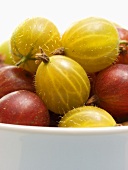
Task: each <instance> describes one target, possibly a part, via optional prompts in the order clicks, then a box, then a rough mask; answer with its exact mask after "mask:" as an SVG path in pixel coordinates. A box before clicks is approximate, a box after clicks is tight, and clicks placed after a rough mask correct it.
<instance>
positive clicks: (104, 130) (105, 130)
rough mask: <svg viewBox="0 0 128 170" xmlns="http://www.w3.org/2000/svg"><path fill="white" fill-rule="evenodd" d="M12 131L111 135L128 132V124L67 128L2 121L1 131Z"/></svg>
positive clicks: (0, 124)
mask: <svg viewBox="0 0 128 170" xmlns="http://www.w3.org/2000/svg"><path fill="white" fill-rule="evenodd" d="M1 131H8V132H9V131H10V132H17V133H27V134H30V133H33V134H49V135H50V134H52V135H76V136H77V135H110V134H125V133H128V126H116V127H97V128H65V127H41V126H24V125H14V124H5V123H0V132H1Z"/></svg>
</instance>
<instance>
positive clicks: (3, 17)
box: [0, 0, 128, 42]
mask: <svg viewBox="0 0 128 170" xmlns="http://www.w3.org/2000/svg"><path fill="white" fill-rule="evenodd" d="M33 16H42V17H45V18H48V19H49V20H51V21H52V22H54V24H55V25H56V26H57V27H58V29H59V30H60V32H63V31H64V30H65V29H66V28H67V27H68V26H69V25H70V24H71V23H72V22H74V21H76V20H78V19H82V18H86V17H89V16H98V17H104V18H106V19H109V20H111V21H112V22H115V23H117V24H119V25H121V26H122V27H125V28H128V7H127V0H121V1H116V0H106V1H104V0H88V1H86V0H25V1H24V0H20V1H19V0H10V1H9V0H2V2H1V4H0V42H3V41H4V40H6V39H8V38H9V37H10V36H11V34H12V32H13V30H14V29H15V28H16V26H17V25H18V24H19V23H21V22H22V21H23V20H25V19H26V18H29V17H33Z"/></svg>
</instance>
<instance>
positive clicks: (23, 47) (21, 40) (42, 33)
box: [10, 17, 61, 73]
mask: <svg viewBox="0 0 128 170" xmlns="http://www.w3.org/2000/svg"><path fill="white" fill-rule="evenodd" d="M10 43H11V54H12V58H13V60H14V62H15V63H16V64H17V65H19V66H20V67H23V68H24V69H26V70H28V71H30V72H33V73H35V72H36V69H37V67H38V64H35V54H36V53H37V51H38V50H39V47H42V48H43V50H44V51H45V53H46V54H47V55H49V56H50V55H51V52H52V51H54V50H55V49H56V48H59V47H60V46H61V41H60V33H59V31H58V29H57V27H56V25H55V24H54V23H53V22H51V21H50V20H48V19H47V18H43V17H33V18H28V19H26V20H24V21H23V22H22V23H21V24H19V25H18V26H17V28H16V29H15V30H14V32H13V33H12V35H11V38H10Z"/></svg>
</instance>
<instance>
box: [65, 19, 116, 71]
mask: <svg viewBox="0 0 128 170" xmlns="http://www.w3.org/2000/svg"><path fill="white" fill-rule="evenodd" d="M62 46H63V47H64V49H65V55H66V56H68V57H70V58H72V59H74V60H75V61H77V62H78V63H79V64H81V65H82V66H83V68H84V69H85V71H86V72H89V73H94V72H98V71H100V70H102V69H104V68H106V67H108V66H109V65H111V64H112V63H113V62H114V61H115V60H116V58H117V55H118V52H119V35H118V31H117V29H116V27H115V25H114V24H113V23H111V22H110V21H108V20H106V19H104V18H99V17H89V18H85V19H82V20H79V21H77V22H75V23H73V24H72V25H71V26H70V27H69V28H67V30H66V31H65V32H64V33H63V35H62Z"/></svg>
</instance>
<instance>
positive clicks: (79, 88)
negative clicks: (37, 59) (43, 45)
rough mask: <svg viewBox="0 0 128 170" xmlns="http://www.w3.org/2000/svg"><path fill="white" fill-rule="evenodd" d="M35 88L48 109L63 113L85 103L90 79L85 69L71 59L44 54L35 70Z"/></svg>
mask: <svg viewBox="0 0 128 170" xmlns="http://www.w3.org/2000/svg"><path fill="white" fill-rule="evenodd" d="M35 88H36V93H37V94H38V95H39V96H40V98H41V99H42V100H43V101H44V103H45V104H46V106H47V108H48V109H49V110H50V111H52V112H54V113H57V114H64V113H66V112H67V111H69V110H71V109H73V108H76V107H79V106H82V105H84V104H85V102H86V101H87V99H88V97H89V93H90V81H89V78H88V76H87V74H86V72H85V70H84V69H83V68H82V67H81V65H80V64H78V63H77V62H76V61H74V60H73V59H71V58H69V57H66V56H63V55H53V56H51V57H47V56H45V55H44V59H43V62H41V63H40V65H39V66H38V68H37V71H36V75H35Z"/></svg>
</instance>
